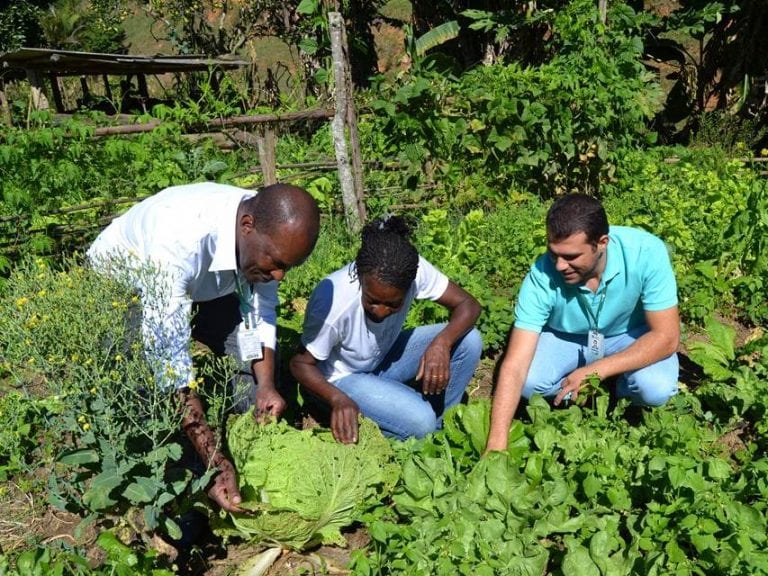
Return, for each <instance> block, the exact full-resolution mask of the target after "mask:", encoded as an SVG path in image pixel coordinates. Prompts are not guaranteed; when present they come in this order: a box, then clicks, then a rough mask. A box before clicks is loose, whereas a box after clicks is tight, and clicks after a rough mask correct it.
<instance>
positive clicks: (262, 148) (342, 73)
mask: <svg viewBox="0 0 768 576" xmlns="http://www.w3.org/2000/svg"><path fill="white" fill-rule="evenodd" d="M329 25H330V31H331V46H332V55H333V71H334V81H335V86H334V95H335V101H334V107H333V108H314V109H307V110H300V111H296V112H288V113H283V114H252V115H239V116H232V117H228V118H221V119H215V120H210V121H208V122H206V123H205V124H204V125H203V126H201V127H200V129H199V130H195V131H190V133H188V134H186V135H185V137H186V138H189V139H192V140H197V139H202V138H211V139H213V140H214V142H215V143H216V144H217V145H218V146H220V147H221V148H234V147H238V146H249V147H256V148H257V149H258V154H259V165H258V169H259V170H260V172H261V174H262V180H263V184H264V185H269V184H273V183H275V182H277V170H278V169H290V168H300V169H303V170H305V172H306V171H317V170H322V171H336V172H337V173H338V177H339V181H340V185H341V191H342V203H343V207H344V217H345V220H346V223H347V226H348V227H349V228H350V229H351V230H353V231H358V230H359V229H360V228H361V227H362V225H363V224H364V222H365V218H366V213H365V198H364V190H363V181H364V178H363V166H364V162H363V160H362V156H361V152H360V142H359V137H358V132H357V115H356V111H355V108H354V99H353V86H352V82H351V75H350V67H349V60H348V49H347V38H346V31H345V29H344V21H343V18H342V17H341V14H339V13H337V12H332V13H330V14H329ZM315 120H326V121H329V123H330V128H331V131H332V135H333V142H334V149H335V159H327V160H322V161H320V162H314V163H302V164H297V165H294V164H285V165H280V166H278V164H277V162H276V146H277V141H278V136H277V131H276V128H277V127H278V126H282V125H285V124H291V123H296V122H307V121H315ZM161 126H162V122H161V121H159V120H152V121H150V122H147V123H146V124H122V125H115V126H102V127H98V128H96V129H95V130H94V138H105V137H111V136H128V135H131V134H139V133H145V132H150V131H153V130H156V129H158V128H159V127H161ZM254 126H255V127H256V130H255V133H254V132H249V131H246V130H245V129H244V128H246V127H254ZM138 200H141V198H121V199H115V200H109V201H99V202H93V203H89V204H83V205H79V206H72V207H69V208H66V209H62V210H56V211H53V212H51V213H50V215H51V216H66V217H73V218H72V220H73V222H71V223H66V224H53V225H50V226H48V227H46V228H40V227H38V228H34V227H32V226H31V224H30V219H29V218H27V217H25V216H9V217H4V218H0V251H1V252H4V253H6V254H8V253H11V254H12V253H15V252H17V251H18V250H19V249H20V247H21V246H23V245H24V243H25V242H27V241H28V240H29V239H30V238H31V237H34V236H39V235H45V236H47V237H48V238H49V239H50V240H51V241H52V242H53V244H54V247H55V248H54V249H55V250H56V249H63V248H66V247H68V246H71V245H75V244H77V242H76V241H77V238H78V237H80V238H87V237H88V236H89V233H90V232H95V231H98V230H99V229H101V228H103V227H104V226H105V225H106V224H108V223H109V221H110V220H111V219H112V218H113V217H114V216H115V214H116V212H117V210H118V209H119V208H120V207H122V206H123V205H126V204H130V203H135V202H137V201H138ZM78 215H79V216H80V217H81V218H82V217H85V216H86V215H88V216H89V221H88V223H87V224H85V223H83V222H82V221H77V220H78Z"/></svg>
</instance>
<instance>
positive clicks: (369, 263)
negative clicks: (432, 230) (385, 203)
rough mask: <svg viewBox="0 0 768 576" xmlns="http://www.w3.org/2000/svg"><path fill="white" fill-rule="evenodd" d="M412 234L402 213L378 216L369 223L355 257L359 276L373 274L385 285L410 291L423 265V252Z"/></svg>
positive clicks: (364, 229) (356, 270)
mask: <svg viewBox="0 0 768 576" xmlns="http://www.w3.org/2000/svg"><path fill="white" fill-rule="evenodd" d="M410 235H411V229H410V227H409V226H408V223H407V222H406V221H405V220H404V219H403V218H401V217H399V216H387V217H384V218H377V219H376V220H374V221H373V222H369V223H368V224H366V225H365V226H364V227H363V232H362V243H361V245H360V250H358V252H357V257H356V258H355V272H356V274H357V277H358V278H361V277H362V276H363V275H365V274H372V275H373V277H374V278H376V279H377V280H379V281H380V282H383V283H384V284H387V285H389V286H394V287H395V288H399V289H400V290H407V289H408V287H409V286H410V285H411V283H412V282H413V281H414V279H415V278H416V270H417V269H418V267H419V253H418V252H417V251H416V248H415V247H414V246H413V244H411V241H410Z"/></svg>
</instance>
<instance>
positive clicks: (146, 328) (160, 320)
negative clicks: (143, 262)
mask: <svg viewBox="0 0 768 576" xmlns="http://www.w3.org/2000/svg"><path fill="white" fill-rule="evenodd" d="M139 274H140V276H141V278H140V279H138V281H137V282H136V285H137V286H139V290H140V292H141V303H142V321H141V331H142V336H143V339H144V347H145V349H146V352H147V359H148V361H149V362H150V364H151V368H152V371H153V373H154V374H155V379H156V381H157V383H158V386H160V387H161V388H176V389H179V388H183V387H185V386H188V385H189V384H190V382H192V380H193V379H194V377H195V374H194V369H193V367H192V357H191V356H190V353H189V345H190V339H191V336H192V329H191V327H190V317H191V310H192V301H191V299H190V298H189V296H187V284H188V280H187V278H188V277H187V275H186V274H185V272H184V270H183V268H179V267H175V266H168V265H165V266H163V265H157V266H156V270H153V269H151V268H150V267H147V268H146V269H142V270H141V272H139Z"/></svg>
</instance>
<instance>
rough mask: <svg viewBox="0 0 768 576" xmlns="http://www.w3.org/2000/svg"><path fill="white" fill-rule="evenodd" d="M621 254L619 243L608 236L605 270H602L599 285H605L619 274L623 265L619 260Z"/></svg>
mask: <svg viewBox="0 0 768 576" xmlns="http://www.w3.org/2000/svg"><path fill="white" fill-rule="evenodd" d="M623 256H624V255H623V254H622V253H621V250H620V249H619V245H618V244H617V243H616V242H615V241H614V240H613V239H612V238H611V237H610V236H609V240H608V246H606V248H605V258H606V260H605V270H603V277H602V278H601V279H600V286H607V285H608V284H609V283H610V282H611V281H612V280H613V279H614V278H616V277H617V276H618V275H619V274H621V271H622V269H623V266H622V263H621V262H619V260H620V259H621V258H622V257H623Z"/></svg>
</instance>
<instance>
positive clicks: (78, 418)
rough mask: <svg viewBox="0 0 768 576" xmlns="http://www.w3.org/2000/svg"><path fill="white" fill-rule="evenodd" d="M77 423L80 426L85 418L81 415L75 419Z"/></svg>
mask: <svg viewBox="0 0 768 576" xmlns="http://www.w3.org/2000/svg"><path fill="white" fill-rule="evenodd" d="M77 421H78V422H80V424H85V416H83V415H82V414H81V415H80V416H78V417H77Z"/></svg>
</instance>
